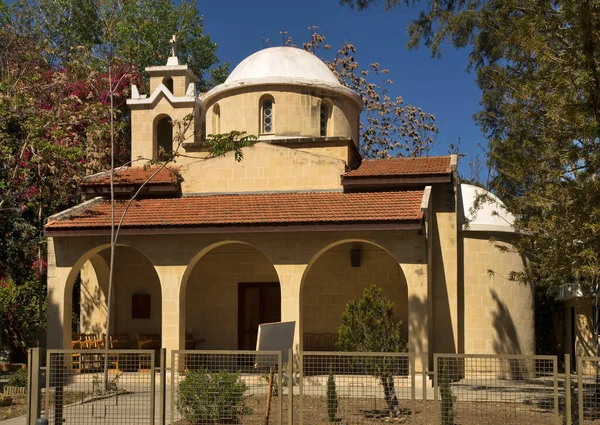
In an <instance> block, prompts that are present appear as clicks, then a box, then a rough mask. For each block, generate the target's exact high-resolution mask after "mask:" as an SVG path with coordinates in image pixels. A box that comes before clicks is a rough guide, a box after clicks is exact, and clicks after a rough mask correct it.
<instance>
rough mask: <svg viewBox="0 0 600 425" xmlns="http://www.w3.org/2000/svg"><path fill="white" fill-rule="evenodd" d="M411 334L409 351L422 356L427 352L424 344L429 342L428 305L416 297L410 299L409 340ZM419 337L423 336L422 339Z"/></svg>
mask: <svg viewBox="0 0 600 425" xmlns="http://www.w3.org/2000/svg"><path fill="white" fill-rule="evenodd" d="M411 332H412V333H413V337H412V339H411V340H410V345H409V348H408V350H409V351H410V352H414V353H417V355H421V354H422V353H423V352H425V351H426V348H425V346H424V343H425V341H426V340H427V303H425V302H424V301H423V300H421V298H419V297H417V296H415V295H412V296H410V297H409V298H408V335H409V338H410V336H411ZM417 335H421V337H416V336H417Z"/></svg>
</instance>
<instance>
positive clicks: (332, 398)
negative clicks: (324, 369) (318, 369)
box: [326, 365, 340, 423]
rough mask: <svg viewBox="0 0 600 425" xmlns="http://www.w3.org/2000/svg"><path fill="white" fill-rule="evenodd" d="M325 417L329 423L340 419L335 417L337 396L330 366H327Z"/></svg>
mask: <svg viewBox="0 0 600 425" xmlns="http://www.w3.org/2000/svg"><path fill="white" fill-rule="evenodd" d="M326 397H327V417H328V418H329V423H335V422H339V421H340V419H339V418H338V417H337V410H338V396H337V391H336V387H335V377H334V376H333V370H332V367H331V365H330V366H329V376H328V377H327V394H326Z"/></svg>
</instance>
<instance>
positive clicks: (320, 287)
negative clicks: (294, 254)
mask: <svg viewBox="0 0 600 425" xmlns="http://www.w3.org/2000/svg"><path fill="white" fill-rule="evenodd" d="M370 285H377V286H379V287H381V288H382V289H383V292H384V294H385V295H386V297H387V298H388V299H389V300H390V301H392V302H393V303H394V319H395V320H401V321H402V336H403V338H404V340H406V341H408V325H409V323H408V285H407V282H406V278H405V276H404V273H403V271H402V270H401V268H400V265H399V264H398V261H396V259H394V258H393V257H392V256H391V255H390V254H389V253H388V252H387V251H385V250H384V249H382V248H380V247H378V246H376V245H374V244H371V243H368V242H345V243H342V244H339V245H335V246H332V247H331V248H329V249H327V250H326V251H325V252H323V253H321V254H320V255H319V256H318V258H316V260H314V261H313V262H311V266H310V268H309V269H308V270H307V272H306V273H305V275H304V277H303V279H302V287H301V293H300V294H301V295H300V298H301V299H300V321H301V326H300V330H301V332H302V335H301V344H302V348H303V349H304V350H320V351H333V350H335V349H336V346H335V344H336V341H337V332H338V328H339V326H340V323H341V320H340V317H341V315H342V312H343V311H344V309H345V308H346V304H347V303H348V302H349V301H351V300H353V299H355V298H359V297H361V296H362V292H363V291H364V289H365V288H366V287H368V286H370Z"/></svg>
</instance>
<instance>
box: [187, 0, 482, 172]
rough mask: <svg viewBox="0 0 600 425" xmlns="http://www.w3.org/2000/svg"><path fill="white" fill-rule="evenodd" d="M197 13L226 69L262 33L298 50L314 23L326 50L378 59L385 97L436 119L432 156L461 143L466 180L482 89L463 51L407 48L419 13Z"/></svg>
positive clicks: (250, 8)
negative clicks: (345, 48)
mask: <svg viewBox="0 0 600 425" xmlns="http://www.w3.org/2000/svg"><path fill="white" fill-rule="evenodd" d="M198 9H199V11H200V13H201V14H202V15H203V16H204V25H205V31H206V32H207V33H209V34H210V35H211V37H212V39H213V40H214V41H215V42H216V43H217V44H218V45H219V49H218V52H217V53H218V55H219V59H221V60H222V61H229V62H230V63H231V66H232V69H233V67H235V65H237V64H238V63H239V62H240V61H241V60H243V59H244V58H245V57H246V56H248V55H250V54H252V53H254V52H255V51H257V50H260V49H262V48H263V47H264V46H263V42H262V41H261V36H262V37H263V38H268V39H269V46H280V45H281V44H282V36H281V35H280V34H279V32H280V31H281V30H285V31H288V35H289V36H291V37H292V38H293V40H294V42H296V43H297V44H298V45H301V43H302V42H303V41H307V40H308V39H309V38H310V31H309V29H308V28H309V27H310V26H312V25H316V26H318V27H319V32H320V33H324V34H325V35H326V36H327V42H328V43H329V44H331V45H332V50H333V49H335V50H337V48H338V47H340V46H341V45H342V43H343V42H344V40H347V41H349V42H351V43H353V44H354V45H355V46H356V49H357V52H358V53H357V56H356V58H357V60H358V62H359V63H360V64H361V66H367V65H368V64H369V63H371V62H379V63H380V65H381V66H382V67H385V68H387V69H389V70H390V74H389V77H390V79H392V80H393V81H394V85H393V86H392V87H391V89H390V95H392V96H394V97H395V96H396V95H401V96H402V97H403V98H404V101H405V102H406V103H410V104H414V105H417V106H420V107H421V108H422V109H423V110H424V111H426V112H430V113H433V114H434V115H435V117H436V120H437V123H438V126H439V127H440V137H439V139H440V143H439V144H438V146H436V147H435V148H434V150H433V151H432V154H433V155H445V154H446V153H447V148H448V145H449V144H450V143H456V142H457V140H458V138H460V149H461V152H462V153H465V154H466V155H467V156H466V157H464V158H462V159H461V160H460V163H459V164H460V166H459V170H460V172H461V174H462V175H463V176H465V177H469V175H470V171H469V167H468V162H469V160H470V157H471V155H474V154H476V153H480V152H481V150H480V149H479V148H478V147H477V143H481V144H483V145H485V139H484V137H483V135H482V133H481V131H480V130H479V128H478V127H477V126H476V124H475V122H474V121H473V114H474V113H475V112H477V111H478V109H479V99H480V92H479V89H478V88H477V85H476V83H475V81H474V80H475V74H474V73H468V72H466V67H467V56H468V51H467V50H464V49H463V50H456V49H454V48H453V47H452V46H446V47H445V49H444V56H443V57H442V59H432V58H431V57H430V53H429V51H428V50H427V49H426V48H424V47H421V48H420V49H417V50H410V51H409V50H408V49H407V48H406V42H407V39H408V35H407V26H408V23H409V22H410V20H411V19H412V18H414V17H415V16H416V15H417V13H418V10H417V9H412V8H409V7H400V8H396V9H394V10H391V11H385V10H384V8H383V6H382V5H379V6H375V7H373V8H371V9H370V10H367V11H363V12H357V11H352V10H350V9H349V8H347V7H343V6H340V5H339V3H338V1H337V0H321V1H318V0H303V1H294V2H292V1H287V0H285V1H284V0H279V1H276V0H263V1H261V2H256V1H250V0H245V1H244V0H228V1H222V0H221V1H218V0H217V1H215V0H212V1H198Z"/></svg>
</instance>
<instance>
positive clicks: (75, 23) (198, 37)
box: [10, 0, 228, 90]
mask: <svg viewBox="0 0 600 425" xmlns="http://www.w3.org/2000/svg"><path fill="white" fill-rule="evenodd" d="M10 12H11V13H12V19H11V21H12V27H13V29H14V31H15V32H16V33H17V34H19V35H27V36H33V37H35V39H36V40H40V41H41V40H47V41H48V43H49V49H48V50H47V51H46V52H45V57H46V58H47V59H48V60H49V61H50V62H51V63H55V64H56V63H62V64H66V63H72V62H75V61H78V62H81V63H85V64H87V65H90V66H92V67H94V68H95V69H96V70H99V69H105V68H106V66H105V63H103V60H104V59H106V57H105V54H106V53H107V52H108V51H109V50H110V51H112V52H113V53H114V59H116V60H117V61H118V62H120V63H123V64H127V65H129V66H132V67H134V68H135V69H137V70H138V71H139V72H144V68H145V67H147V66H154V65H163V64H165V63H166V62H167V58H168V57H169V56H170V52H171V49H170V45H169V39H170V37H171V35H172V34H177V40H178V42H177V51H178V54H179V57H180V58H181V59H183V61H184V63H187V64H188V65H189V67H190V69H191V70H192V71H193V72H194V73H195V74H196V75H197V76H198V77H199V78H200V83H199V86H200V87H199V88H200V89H201V90H207V89H208V88H209V87H210V86H212V85H215V84H219V83H221V82H223V81H224V80H223V76H224V75H226V74H227V71H228V64H224V65H219V64H218V59H217V56H216V49H217V44H216V43H214V42H213V41H211V39H210V36H209V35H207V34H204V27H203V17H202V16H201V15H200V14H199V11H198V9H197V6H196V2H193V1H190V0H183V1H178V2H173V1H171V0H140V1H135V2H132V1H125V2H113V1H107V0H94V1H81V0H55V1H51V2H50V1H43V0H19V1H15V2H14V3H13V5H12V8H11V10H10ZM107 32H111V34H107ZM107 40H110V43H111V46H107V45H106V43H107ZM99 59H102V60H99Z"/></svg>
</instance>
